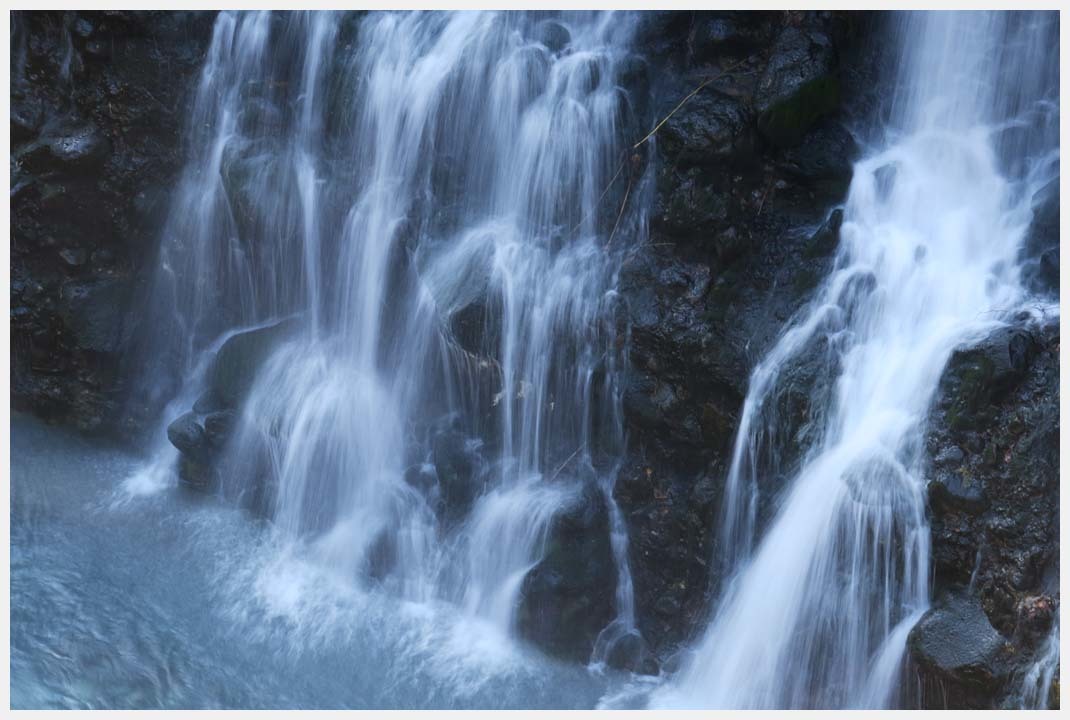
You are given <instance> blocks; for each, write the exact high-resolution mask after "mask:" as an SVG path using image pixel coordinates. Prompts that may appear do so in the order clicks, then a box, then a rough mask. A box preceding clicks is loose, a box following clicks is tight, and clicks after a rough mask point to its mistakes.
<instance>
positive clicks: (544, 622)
mask: <svg viewBox="0 0 1070 720" xmlns="http://www.w3.org/2000/svg"><path fill="white" fill-rule="evenodd" d="M616 586H617V576H616V566H615V564H614V562H613V550H612V547H611V545H610V537H609V510H608V507H607V505H606V500H605V497H604V496H603V495H602V491H601V490H600V489H599V488H598V487H597V486H596V485H594V484H593V483H588V484H587V485H585V487H584V489H583V491H582V492H581V493H579V494H578V496H577V498H576V500H575V502H574V503H573V504H572V505H571V506H570V507H567V508H565V509H563V510H562V511H561V512H560V513H559V514H558V516H557V517H556V518H555V519H554V521H553V523H552V526H551V528H550V531H549V535H548V538H547V541H546V552H545V554H544V556H543V558H542V560H540V561H539V562H538V563H537V564H536V565H535V567H534V568H532V569H531V570H530V571H528V574H527V575H526V576H525V577H524V580H523V584H522V586H521V591H520V600H519V607H518V610H517V628H518V630H519V632H520V634H521V636H522V637H524V638H525V639H527V640H528V641H530V642H532V643H534V644H535V645H538V646H539V647H541V648H542V649H543V650H545V651H546V652H548V653H550V654H552V655H556V656H558V657H562V658H566V659H569V660H575V661H579V662H586V661H587V660H588V659H589V658H590V656H591V653H592V651H593V650H594V645H595V640H596V639H597V638H598V635H599V633H600V632H601V631H602V629H603V628H605V627H606V626H607V625H608V624H609V623H610V622H611V621H612V620H613V618H614V612H615V609H614V594H615V592H616Z"/></svg>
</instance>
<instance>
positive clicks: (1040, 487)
mask: <svg viewBox="0 0 1070 720" xmlns="http://www.w3.org/2000/svg"><path fill="white" fill-rule="evenodd" d="M929 427H930V430H929V434H928V438H927V450H928V455H929V458H930V462H931V470H930V482H929V509H930V522H931V527H932V554H933V566H934V567H933V571H934V583H935V588H936V591H937V592H938V593H944V592H947V593H957V594H958V595H959V596H960V597H961V598H962V600H961V602H963V603H970V604H971V607H975V608H977V609H980V610H982V611H983V614H984V616H985V618H986V621H987V622H989V623H990V624H991V627H992V628H993V632H995V633H998V636H999V638H1000V640H1001V642H1003V643H1004V644H1005V646H1006V648H1005V652H1004V655H1005V656H1006V661H1005V663H1004V664H1005V665H1006V667H1005V668H1004V669H1003V671H1002V672H999V673H995V672H993V673H989V676H986V677H985V678H984V679H983V682H980V681H979V680H978V677H977V675H976V673H975V672H974V670H973V669H970V668H965V667H964V668H955V667H949V666H947V665H946V664H944V665H940V664H938V663H937V664H934V663H933V662H931V661H930V660H929V659H927V658H926V657H924V655H923V654H922V653H919V651H918V649H917V647H916V646H915V645H911V651H912V654H913V657H914V659H915V660H916V661H917V663H918V667H919V670H918V672H919V674H920V676H921V678H922V681H923V682H922V685H923V688H925V689H926V692H925V697H924V698H923V703H924V704H925V705H926V706H927V707H994V706H998V705H999V703H1000V701H1001V700H1002V698H1003V697H1004V696H1005V695H1006V694H1007V693H1009V692H1011V691H1012V689H1013V688H1012V682H1013V681H1014V679H1015V678H1016V677H1017V676H1019V675H1020V674H1021V673H1022V672H1023V671H1024V669H1025V667H1026V666H1027V665H1028V663H1029V662H1030V661H1031V660H1032V659H1033V658H1034V656H1035V655H1036V654H1037V653H1038V652H1039V651H1040V649H1041V646H1042V645H1043V641H1044V639H1045V637H1046V636H1047V633H1048V631H1049V630H1050V628H1051V625H1052V622H1053V620H1054V614H1055V612H1056V610H1057V607H1058V603H1059V591H1058V587H1059V585H1058V576H1059V575H1058V573H1059V326H1058V320H1057V319H1056V320H1048V321H1046V322H1044V323H1041V324H1037V323H1036V322H1033V321H1031V320H1029V319H1028V318H1026V317H1023V318H1022V319H1021V321H1020V322H1019V323H1017V324H1014V325H1011V326H1008V327H1002V328H1000V329H998V330H996V331H995V332H993V333H992V334H991V335H990V336H989V337H987V338H985V339H984V340H983V341H981V342H980V343H978V344H977V345H975V346H973V347H969V348H965V349H963V350H960V351H959V352H957V353H955V355H954V356H953V357H952V358H951V360H950V362H949V363H948V366H947V369H946V370H945V372H944V376H943V378H942V380H941V384H940V390H939V394H938V400H937V402H936V404H935V406H934V408H933V411H932V416H931V417H930V421H929ZM938 607H939V606H938ZM933 612H934V613H935V612H937V610H934V611H933ZM971 612H973V611H972V610H971ZM974 614H976V613H974ZM930 615H932V613H930ZM925 622H926V620H924V619H923V621H922V624H921V625H919V629H918V630H916V632H920V630H921V628H922V625H924V624H925ZM974 639H975V638H970V637H964V638H963V639H962V641H961V644H962V645H963V648H962V650H963V652H967V651H969V652H975V651H976V647H975V643H974Z"/></svg>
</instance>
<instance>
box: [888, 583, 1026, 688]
mask: <svg viewBox="0 0 1070 720" xmlns="http://www.w3.org/2000/svg"><path fill="white" fill-rule="evenodd" d="M907 647H908V648H909V649H910V654H911V657H912V658H913V659H914V662H915V663H917V665H918V666H919V667H920V668H921V671H922V673H923V674H924V675H925V677H926V680H927V682H926V683H925V685H927V686H931V687H925V688H924V690H923V693H924V694H925V695H930V694H936V693H938V692H939V689H940V688H941V686H942V687H944V688H948V689H949V690H948V691H947V692H946V693H945V695H944V697H945V698H946V701H947V704H948V706H950V707H967V708H970V707H972V708H986V707H991V706H992V702H993V700H994V698H995V695H996V694H997V692H998V688H999V687H1000V685H1001V684H1002V683H1004V682H1006V680H1007V678H1008V676H1009V670H1010V667H1011V656H1010V648H1009V647H1008V646H1007V643H1006V641H1005V640H1004V638H1003V637H1002V636H1001V635H1000V634H999V632H997V631H996V629H995V628H994V627H992V624H991V623H990V622H989V620H988V617H987V616H986V615H985V611H984V609H983V608H982V607H981V604H980V603H979V602H978V600H977V598H976V597H974V596H971V595H969V594H967V593H965V592H957V593H949V594H947V595H945V596H943V597H941V598H939V599H938V600H937V601H936V602H935V603H934V605H933V608H932V609H931V610H929V612H927V613H926V614H925V615H924V617H922V619H921V620H920V621H919V622H918V624H917V625H916V626H914V629H913V630H911V632H910V636H909V639H908V640H907ZM934 691H935V693H934Z"/></svg>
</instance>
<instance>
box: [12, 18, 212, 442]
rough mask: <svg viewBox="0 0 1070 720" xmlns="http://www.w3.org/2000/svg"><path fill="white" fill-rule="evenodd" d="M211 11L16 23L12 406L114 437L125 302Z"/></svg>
mask: <svg viewBox="0 0 1070 720" xmlns="http://www.w3.org/2000/svg"><path fill="white" fill-rule="evenodd" d="M211 23H212V16H211V14H210V13H188V12H134V11H105V12H15V13H12V51H11V61H12V72H11V116H10V119H11V158H10V159H11V332H12V355H11V360H12V366H11V387H12V402H13V404H14V405H15V406H16V407H19V408H25V409H28V410H30V411H32V412H34V413H37V414H38V415H41V416H44V417H48V418H52V419H55V420H58V421H62V422H67V423H71V424H74V425H76V426H78V427H79V428H81V429H83V430H110V429H115V427H116V425H117V424H118V420H119V412H118V408H119V404H120V395H121V388H122V372H121V367H120V361H121V357H122V351H123V348H124V347H125V345H126V344H127V343H128V342H129V339H130V337H131V335H132V330H133V324H134V323H135V322H136V317H135V315H134V314H132V313H130V312H129V310H130V307H129V303H130V298H131V297H132V295H133V292H134V290H135V288H136V286H137V285H138V283H139V282H142V278H143V275H139V270H140V269H141V268H142V267H144V265H145V262H146V259H147V258H149V257H151V256H152V254H153V253H154V252H155V233H156V228H157V226H158V222H157V220H158V217H159V213H160V212H161V211H162V210H164V209H165V208H163V207H162V205H163V201H164V200H165V199H166V195H167V187H168V184H169V182H170V180H171V178H173V177H174V176H175V175H176V174H177V171H178V165H179V162H180V154H181V142H180V138H179V128H180V125H181V123H182V118H183V116H184V113H183V112H182V108H183V107H184V104H183V98H184V97H186V92H187V90H188V89H189V87H190V84H191V83H190V79H191V78H193V77H194V75H195V74H196V72H197V70H198V69H199V67H200V63H201V60H202V56H203V52H204V49H205V48H206V47H207V43H208V40H209V37H210V33H211Z"/></svg>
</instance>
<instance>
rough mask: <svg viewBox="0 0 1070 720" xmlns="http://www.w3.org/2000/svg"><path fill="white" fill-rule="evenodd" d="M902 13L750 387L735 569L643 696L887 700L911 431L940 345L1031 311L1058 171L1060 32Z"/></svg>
mask: <svg viewBox="0 0 1070 720" xmlns="http://www.w3.org/2000/svg"><path fill="white" fill-rule="evenodd" d="M896 22H897V28H896V30H897V33H896V35H897V37H898V39H899V42H900V43H901V56H900V61H899V63H898V68H899V75H898V77H897V79H896V80H897V83H896V88H895V92H894V97H893V99H892V102H891V104H890V108H889V110H890V113H889V115H890V119H889V121H888V122H889V124H888V125H887V130H886V131H885V132H884V137H883V138H882V139H881V140H879V141H878V143H879V145H880V146H881V148H882V149H878V150H875V151H874V152H872V153H870V154H869V156H868V157H867V158H866V159H865V160H863V161H861V162H859V163H858V164H857V165H856V167H855V174H854V179H853V180H852V184H851V188H850V192H849V197H848V199H847V203H846V207H845V209H844V220H843V225H842V230H841V239H840V248H839V250H838V254H837V258H836V262H835V266H834V269H833V272H832V274H831V275H830V276H829V277H828V278H827V280H826V281H825V282H824V284H823V286H822V288H821V289H820V291H819V292H818V294H817V297H816V298H815V299H814V301H813V302H812V303H811V304H810V305H809V306H808V307H807V308H805V309H804V310H803V311H802V312H800V314H799V315H798V316H797V317H796V319H795V320H794V321H793V322H792V323H791V325H790V327H789V328H788V329H787V331H786V332H785V333H784V334H783V336H782V337H781V338H780V340H779V341H778V343H777V344H776V346H775V347H774V348H773V349H772V350H771V351H770V353H769V354H768V355H767V357H766V358H765V360H763V361H762V362H761V363H759V365H758V366H757V368H756V369H755V371H754V373H753V375H752V377H751V384H750V389H749V391H748V397H747V398H746V402H745V406H744V411H743V418H742V421H741V425H740V429H739V433H738V436H737V440H736V444H735V450H734V457H733V460H732V464H731V468H730V473H729V477H728V481H727V487H726V502H725V509H724V512H725V516H724V522H723V525H722V535H721V540H722V545H724V546H725V553H724V559H725V560H726V562H728V563H731V562H735V567H736V568H737V570H736V572H735V574H734V576H733V577H732V579H731V580H730V581H729V582H728V583H727V586H726V589H725V591H724V593H723V595H722V597H721V599H720V600H719V603H718V605H717V607H716V610H715V613H714V616H713V619H712V621H711V624H710V626H709V628H708V630H707V632H706V635H705V637H704V639H703V640H702V642H701V644H700V645H699V647H698V649H697V652H696V653H695V656H694V658H693V659H692V661H691V662H690V664H689V665H688V666H687V667H686V668H685V669H684V671H683V672H682V674H681V676H680V677H679V678H678V679H677V682H676V683H675V684H674V685H673V686H671V687H668V688H666V689H665V690H664V691H662V692H660V693H659V694H658V695H656V696H655V698H654V703H655V704H661V705H666V706H688V707H718V708H777V707H780V708H787V707H886V706H890V705H894V704H896V703H897V702H898V700H899V698H898V696H897V686H898V681H899V677H900V673H901V667H902V656H903V651H904V648H905V641H906V636H907V633H908V632H909V630H910V628H911V627H912V626H913V625H914V623H915V622H916V621H917V619H918V618H919V617H920V615H921V613H923V612H924V611H925V609H926V608H927V606H928V601H929V587H928V574H929V531H928V527H927V524H926V519H925V500H924V487H925V463H924V456H923V453H924V448H923V443H922V440H923V433H924V426H925V419H926V416H927V414H928V410H929V406H930V404H931V402H932V399H933V396H934V394H935V392H936V390H937V385H938V382H939V380H940V376H941V373H942V372H943V369H944V366H945V364H946V362H947V360H948V358H949V357H950V355H951V353H952V352H953V351H954V350H955V349H956V348H958V347H961V346H963V345H967V344H969V343H971V342H976V341H978V340H980V339H981V338H983V337H984V336H985V335H986V334H987V333H989V332H990V331H991V330H992V329H993V328H995V327H997V326H998V325H999V324H1000V323H1001V322H1002V321H1003V320H1004V319H1005V318H1007V317H1009V316H1010V314H1012V313H1015V312H1016V311H1019V310H1021V309H1022V308H1023V304H1024V301H1026V300H1027V299H1028V298H1027V296H1026V293H1025V291H1024V290H1023V287H1022V283H1021V279H1020V272H1019V267H1018V254H1019V251H1020V245H1021V241H1022V239H1023V237H1024V234H1025V231H1026V229H1027V227H1028V225H1029V221H1030V218H1031V209H1030V201H1031V199H1032V196H1033V193H1034V192H1035V191H1036V190H1037V189H1038V188H1040V187H1041V186H1042V185H1043V184H1044V183H1046V182H1048V181H1050V180H1051V179H1052V178H1053V177H1054V176H1055V175H1057V172H1058V167H1057V163H1058V155H1057V149H1056V148H1057V147H1058V115H1057V113H1058V110H1057V102H1055V103H1053V102H1052V100H1053V98H1049V97H1046V95H1045V93H1046V92H1050V90H1051V88H1052V87H1053V83H1052V81H1053V78H1057V68H1056V67H1055V66H1054V62H1053V60H1052V59H1051V57H1049V52H1048V49H1049V48H1050V47H1052V46H1053V45H1054V44H1056V43H1057V35H1058V27H1057V19H1053V18H1052V17H1050V16H1044V15H1042V14H1026V13H987V12H985V13H981V12H968V13H944V12H936V13H918V14H909V15H905V16H900V17H898V18H896ZM1054 84H1055V85H1057V83H1054ZM1056 91H1057V90H1056ZM1023 127H1024V128H1026V129H1027V132H1025V133H1019V132H1016V130H1017V129H1020V128H1023ZM804 362H805V363H811V364H816V365H817V366H818V367H820V368H822V371H821V372H819V373H817V375H816V377H831V378H834V383H833V384H831V385H830V386H829V387H828V388H827V389H826V390H824V391H820V392H819V388H818V387H817V386H816V385H815V391H814V396H813V398H812V401H813V406H812V408H811V415H810V420H809V422H810V424H811V428H810V430H811V432H810V433H809V437H811V438H813V439H812V440H811V442H810V443H809V445H808V447H806V448H805V449H804V451H803V454H802V457H801V460H799V461H798V466H797V470H796V471H795V472H794V477H793V479H792V480H791V482H790V486H788V487H787V488H786V489H785V490H784V492H783V495H782V497H781V498H780V499H779V500H778V502H777V505H776V508H775V514H774V516H773V517H772V518H771V519H770V520H769V521H768V523H767V525H765V526H764V527H763V523H762V522H761V513H760V512H759V487H760V485H761V483H762V482H763V481H764V478H763V473H765V472H768V470H769V463H770V459H771V458H775V457H777V453H778V450H779V448H777V447H770V446H769V438H775V437H776V434H775V433H773V432H770V430H771V429H775V427H776V424H777V423H778V420H779V419H778V418H777V417H776V415H775V411H774V408H775V402H774V401H775V398H776V393H777V389H778V383H779V382H780V381H781V380H782V379H783V378H784V377H785V376H786V374H787V373H788V372H789V371H790V370H791V369H792V368H794V367H797V366H798V365H799V364H800V363H804ZM818 385H819V384H818ZM794 441H795V439H794V438H791V439H789V442H794ZM763 487H766V488H767V487H768V485H764V486H763ZM752 548H753V551H752Z"/></svg>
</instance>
